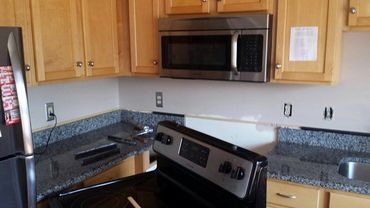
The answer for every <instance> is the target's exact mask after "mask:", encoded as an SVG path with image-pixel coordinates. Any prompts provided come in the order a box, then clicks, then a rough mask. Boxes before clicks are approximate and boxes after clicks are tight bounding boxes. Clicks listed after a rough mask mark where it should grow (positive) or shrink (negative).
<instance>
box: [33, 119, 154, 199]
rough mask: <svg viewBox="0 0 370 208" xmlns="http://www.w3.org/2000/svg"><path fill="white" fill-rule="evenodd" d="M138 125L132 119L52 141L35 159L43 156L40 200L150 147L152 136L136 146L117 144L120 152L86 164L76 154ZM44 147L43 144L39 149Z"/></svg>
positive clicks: (39, 167) (39, 174)
mask: <svg viewBox="0 0 370 208" xmlns="http://www.w3.org/2000/svg"><path fill="white" fill-rule="evenodd" d="M135 127H136V126H135V125H133V124H131V123H127V122H121V123H116V124H113V125H109V126H106V127H103V128H99V129H97V130H94V131H90V132H87V133H84V134H81V135H78V136H74V137H71V138H69V139H64V140H62V141H58V142H55V143H52V144H50V145H49V147H48V148H47V151H46V152H45V153H44V154H43V155H41V156H40V158H39V159H38V157H39V155H36V156H35V161H37V160H39V161H38V162H37V163H36V181H37V201H38V202H39V201H41V200H43V199H45V198H47V197H49V196H52V195H55V194H57V193H59V192H61V191H62V190H64V189H66V188H69V187H71V186H73V185H75V184H78V183H80V182H83V181H84V180H86V179H87V178H89V177H92V176H95V175H97V174H98V173H100V172H103V171H105V170H107V169H109V168H111V167H113V166H115V165H117V164H119V163H120V162H121V161H122V160H125V159H126V158H128V157H130V156H133V155H137V154H140V153H142V152H144V151H147V150H149V149H150V147H151V146H152V140H151V139H150V138H147V139H148V140H147V141H148V142H146V143H143V142H140V141H138V142H137V145H136V146H130V145H125V144H117V145H118V147H119V148H120V154H118V155H114V156H111V157H108V158H106V159H102V160H100V161H98V162H95V163H92V164H89V165H85V166H82V165H81V161H80V160H75V159H74V154H75V153H77V152H80V151H83V150H88V149H91V148H94V147H99V146H101V145H105V144H110V143H113V142H112V141H110V140H108V139H107V136H108V135H113V134H116V133H120V132H125V133H128V134H131V132H134V130H135ZM42 150H43V147H40V148H38V149H36V150H35V152H40V151H42Z"/></svg>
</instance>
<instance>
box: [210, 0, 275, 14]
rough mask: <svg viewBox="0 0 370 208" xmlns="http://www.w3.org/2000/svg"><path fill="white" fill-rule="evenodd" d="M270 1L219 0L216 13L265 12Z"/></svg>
mask: <svg viewBox="0 0 370 208" xmlns="http://www.w3.org/2000/svg"><path fill="white" fill-rule="evenodd" d="M269 1H270V0H219V1H217V12H246V11H267V10H268V9H269Z"/></svg>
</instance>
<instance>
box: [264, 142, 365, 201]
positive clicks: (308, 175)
mask: <svg viewBox="0 0 370 208" xmlns="http://www.w3.org/2000/svg"><path fill="white" fill-rule="evenodd" d="M311 141H312V139H311ZM349 142H350V141H349ZM352 145H353V144H352ZM356 149H358V148H356V147H353V150H356ZM267 157H268V161H269V164H268V177H269V178H271V179H277V180H284V181H290V182H294V183H299V184H304V185H312V186H317V187H321V188H325V189H335V190H341V191H348V192H353V193H358V194H367V195H370V183H369V182H364V181H358V180H351V179H348V178H346V177H344V176H342V175H340V174H339V173H338V167H339V166H338V164H339V163H340V162H341V161H363V162H369V161H370V153H369V152H360V151H352V150H350V149H345V150H343V149H336V148H328V147H323V146H313V145H308V144H299V143H290V142H279V143H278V144H277V146H276V147H275V148H274V149H273V150H272V151H271V152H270V153H269V154H268V155H267Z"/></svg>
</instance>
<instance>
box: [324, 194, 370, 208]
mask: <svg viewBox="0 0 370 208" xmlns="http://www.w3.org/2000/svg"><path fill="white" fill-rule="evenodd" d="M348 207H356V208H368V207H370V197H365V196H358V195H357V196H356V195H354V194H348V193H346V194H345V193H330V206H329V208H348Z"/></svg>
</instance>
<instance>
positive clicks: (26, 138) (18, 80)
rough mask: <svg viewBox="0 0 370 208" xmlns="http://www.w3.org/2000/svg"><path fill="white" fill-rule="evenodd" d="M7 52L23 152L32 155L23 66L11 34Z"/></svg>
mask: <svg viewBox="0 0 370 208" xmlns="http://www.w3.org/2000/svg"><path fill="white" fill-rule="evenodd" d="M8 51H9V56H10V63H11V65H12V68H13V74H14V80H15V86H16V88H17V95H18V102H19V111H20V114H21V122H22V133H23V144H24V152H25V154H26V155H32V154H33V145H32V133H31V132H32V130H31V121H30V115H29V111H28V101H27V91H26V83H25V78H24V73H23V67H24V66H23V64H22V61H21V58H20V55H19V53H20V51H19V49H18V47H17V43H16V40H15V37H14V34H13V33H10V34H9V38H8Z"/></svg>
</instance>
